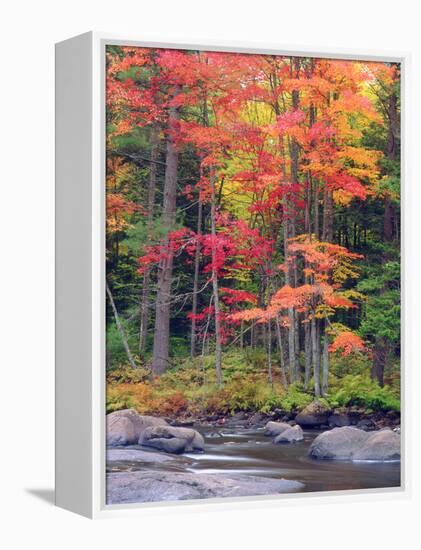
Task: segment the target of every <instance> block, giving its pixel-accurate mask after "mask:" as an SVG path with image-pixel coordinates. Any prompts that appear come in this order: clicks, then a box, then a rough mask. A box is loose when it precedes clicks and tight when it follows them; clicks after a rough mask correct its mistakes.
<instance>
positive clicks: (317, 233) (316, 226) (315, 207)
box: [313, 179, 320, 239]
mask: <svg viewBox="0 0 421 550" xmlns="http://www.w3.org/2000/svg"><path fill="white" fill-rule="evenodd" d="M313 215H314V234H315V236H316V239H319V238H320V229H319V182H318V181H317V179H315V180H314V186H313Z"/></svg>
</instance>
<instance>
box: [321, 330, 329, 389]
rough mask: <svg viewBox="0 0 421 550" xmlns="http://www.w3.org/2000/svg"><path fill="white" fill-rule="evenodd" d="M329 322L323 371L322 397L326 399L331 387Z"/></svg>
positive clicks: (324, 343) (325, 334) (325, 333)
mask: <svg viewBox="0 0 421 550" xmlns="http://www.w3.org/2000/svg"><path fill="white" fill-rule="evenodd" d="M326 327H327V321H325V329H324V335H323V369H322V395H323V397H326V395H327V390H328V387H329V339H328V335H327V332H326Z"/></svg>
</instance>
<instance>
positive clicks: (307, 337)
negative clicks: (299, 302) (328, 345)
mask: <svg viewBox="0 0 421 550" xmlns="http://www.w3.org/2000/svg"><path fill="white" fill-rule="evenodd" d="M311 350H312V346H311V327H310V321H307V322H306V323H305V324H304V353H305V360H304V361H305V369H304V388H305V389H306V390H307V389H308V386H309V384H310V378H311V361H312V355H311Z"/></svg>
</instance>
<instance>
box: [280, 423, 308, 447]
mask: <svg viewBox="0 0 421 550" xmlns="http://www.w3.org/2000/svg"><path fill="white" fill-rule="evenodd" d="M303 439H304V434H303V430H302V428H301V427H300V426H298V425H297V426H293V427H289V428H288V429H287V430H285V431H283V432H282V433H280V434H279V435H277V436H276V437H275V439H274V440H273V442H274V443H294V442H295V441H302V440H303Z"/></svg>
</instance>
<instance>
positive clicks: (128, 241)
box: [106, 46, 400, 421]
mask: <svg viewBox="0 0 421 550" xmlns="http://www.w3.org/2000/svg"><path fill="white" fill-rule="evenodd" d="M106 62H107V69H106V124H107V132H106V148H107V164H106V191H107V193H106V211H107V226H106V235H107V242H106V262H107V284H106V292H107V357H106V360H107V411H108V412H113V411H118V410H121V409H130V408H133V409H136V410H137V412H138V413H140V414H151V415H159V416H165V417H169V418H179V419H189V418H194V419H197V418H213V419H217V418H223V417H225V416H227V415H235V414H238V413H241V412H243V413H247V414H249V413H253V414H265V415H274V414H275V415H276V414H278V416H279V417H281V416H282V415H288V414H291V413H294V414H296V413H298V412H299V411H300V410H302V409H303V408H304V407H306V406H308V405H309V404H310V403H313V402H315V401H316V402H318V403H321V404H323V406H325V407H326V408H328V409H329V410H338V411H342V412H343V411H345V410H346V411H348V412H350V411H351V412H352V410H354V411H355V410H358V411H360V414H362V411H363V412H364V414H366V415H372V416H373V415H374V416H373V418H374V419H375V420H376V419H378V418H379V415H381V416H384V415H388V414H389V415H398V414H399V410H400V408H399V403H400V361H399V358H400V258H399V254H400V68H399V65H398V64H395V63H380V62H366V61H348V60H339V59H338V60H334V59H318V58H312V57H289V56H274V55H269V54H253V55H250V54H241V53H220V52H203V51H188V50H172V49H153V48H137V47H136V48H135V47H121V46H108V47H107V60H106ZM376 415H377V417H376ZM370 418H371V417H370ZM376 421H377V420H376Z"/></svg>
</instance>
